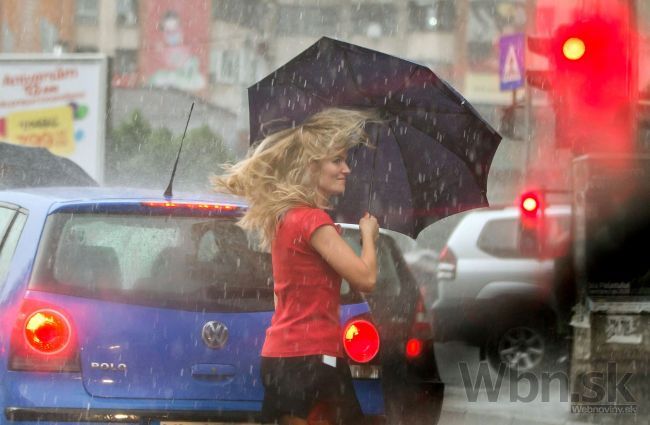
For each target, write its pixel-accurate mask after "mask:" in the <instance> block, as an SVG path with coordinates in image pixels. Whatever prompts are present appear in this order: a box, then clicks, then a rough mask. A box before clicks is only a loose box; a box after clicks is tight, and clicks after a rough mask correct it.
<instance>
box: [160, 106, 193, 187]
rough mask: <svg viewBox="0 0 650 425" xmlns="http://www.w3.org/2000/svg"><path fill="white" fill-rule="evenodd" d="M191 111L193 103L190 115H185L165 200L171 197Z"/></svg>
mask: <svg viewBox="0 0 650 425" xmlns="http://www.w3.org/2000/svg"><path fill="white" fill-rule="evenodd" d="M193 109H194V102H192V106H191V107H190V113H189V114H188V115H187V122H186V123H185V131H183V138H182V139H181V145H180V146H179V148H178V154H177V155H176V162H174V168H173V169H172V176H171V178H170V179H169V184H168V185H167V189H165V197H166V198H171V197H172V184H173V183H174V176H175V175H176V166H177V165H178V158H180V157H181V149H183V142H184V141H185V134H187V126H188V125H189V124H190V118H191V117H192V110H193Z"/></svg>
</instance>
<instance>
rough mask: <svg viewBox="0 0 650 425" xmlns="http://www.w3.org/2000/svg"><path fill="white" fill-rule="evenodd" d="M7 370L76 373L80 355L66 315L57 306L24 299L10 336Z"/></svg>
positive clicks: (78, 368)
mask: <svg viewBox="0 0 650 425" xmlns="http://www.w3.org/2000/svg"><path fill="white" fill-rule="evenodd" d="M9 368H10V369H11V370H26V371H39V372H79V371H80V370H81V367H80V365H79V352H78V348H77V342H76V337H75V333H74V329H73V326H72V323H71V321H70V319H69V316H68V315H67V314H66V313H65V312H64V311H63V310H62V309H60V308H58V307H53V306H50V305H46V304H45V303H42V302H40V301H35V300H25V301H24V303H23V305H22V306H21V309H20V311H19V313H18V318H17V319H16V322H15V325H14V328H13V331H12V335H11V347H10V354H9Z"/></svg>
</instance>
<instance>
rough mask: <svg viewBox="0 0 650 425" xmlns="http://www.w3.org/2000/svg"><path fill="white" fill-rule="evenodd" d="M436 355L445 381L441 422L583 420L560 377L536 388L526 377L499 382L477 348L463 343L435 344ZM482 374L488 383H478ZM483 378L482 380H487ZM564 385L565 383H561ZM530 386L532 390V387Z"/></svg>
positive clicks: (452, 424) (450, 424) (458, 424)
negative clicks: (573, 410) (543, 387)
mask: <svg viewBox="0 0 650 425" xmlns="http://www.w3.org/2000/svg"><path fill="white" fill-rule="evenodd" d="M436 357H437V360H438V366H439V368H440V374H441V377H442V380H443V381H444V382H445V384H446V389H445V400H444V402H443V413H442V416H441V418H440V422H439V424H440V425H465V424H467V425H469V424H510V425H516V424H579V423H582V422H584V421H585V420H584V419H582V418H580V417H578V416H576V415H573V414H572V413H571V411H570V403H569V402H568V401H563V398H564V400H567V398H566V396H565V397H562V389H563V388H562V386H561V385H560V383H559V380H554V381H551V382H550V384H549V385H548V387H547V388H548V391H542V390H541V385H540V386H539V387H538V390H537V391H535V389H534V388H531V384H530V383H529V381H521V382H519V383H517V384H513V383H511V382H510V381H509V380H508V379H505V378H504V379H502V380H501V381H500V382H499V380H498V376H497V374H496V373H495V372H493V371H491V370H490V372H489V379H491V383H492V384H491V385H490V384H489V381H488V375H486V371H487V369H488V366H487V363H482V364H481V362H480V361H479V351H478V348H475V347H470V346H467V345H464V344H462V343H455V342H452V343H445V344H436ZM481 374H483V376H484V377H485V378H486V381H487V382H488V385H487V386H489V387H490V389H489V390H487V389H486V385H483V386H480V389H479V386H478V385H477V379H478V377H479V376H480V375H481ZM486 381H483V382H486ZM564 389H566V387H564ZM531 390H532V391H531Z"/></svg>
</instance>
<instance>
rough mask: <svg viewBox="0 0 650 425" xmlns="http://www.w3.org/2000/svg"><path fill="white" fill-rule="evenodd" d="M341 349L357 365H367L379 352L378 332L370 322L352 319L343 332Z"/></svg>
mask: <svg viewBox="0 0 650 425" xmlns="http://www.w3.org/2000/svg"><path fill="white" fill-rule="evenodd" d="M343 347H344V348H345V352H346V353H347V355H348V357H350V359H352V360H353V361H355V362H357V363H368V362H369V361H371V360H372V359H374V358H375V356H376V355H377V353H378V352H379V332H377V328H376V327H375V325H373V324H372V323H371V322H369V321H367V320H363V319H354V320H352V321H351V322H349V323H348V324H347V325H346V326H345V328H344V330H343Z"/></svg>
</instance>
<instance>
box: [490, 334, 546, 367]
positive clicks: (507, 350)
mask: <svg viewBox="0 0 650 425" xmlns="http://www.w3.org/2000/svg"><path fill="white" fill-rule="evenodd" d="M550 341H551V338H549V336H548V331H547V330H545V329H544V328H543V327H542V326H540V325H537V324H523V325H513V326H505V327H504V328H502V329H501V330H500V331H498V332H495V333H494V334H493V335H492V336H491V337H490V338H489V339H488V341H487V346H486V354H487V359H488V362H489V363H490V366H492V368H493V369H494V370H496V371H497V372H498V373H499V374H501V375H506V374H507V375H509V376H510V377H511V378H514V377H516V376H517V372H519V373H523V372H533V373H534V372H537V371H539V370H540V369H541V366H542V365H543V364H545V362H546V361H547V360H548V358H549V351H550V345H551V344H550Z"/></svg>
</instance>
